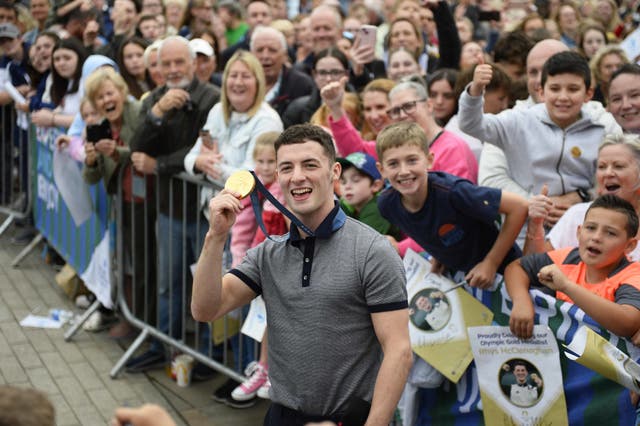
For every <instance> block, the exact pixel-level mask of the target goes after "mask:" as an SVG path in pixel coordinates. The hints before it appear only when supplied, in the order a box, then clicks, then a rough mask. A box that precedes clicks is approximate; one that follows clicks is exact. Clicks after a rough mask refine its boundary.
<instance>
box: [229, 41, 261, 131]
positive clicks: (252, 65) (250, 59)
mask: <svg viewBox="0 0 640 426" xmlns="http://www.w3.org/2000/svg"><path fill="white" fill-rule="evenodd" d="M238 61H241V62H242V63H243V64H245V65H246V66H247V68H249V71H251V73H252V74H253V76H254V77H255V78H256V97H255V99H254V100H253V104H252V105H251V107H250V108H249V110H248V111H247V115H248V116H249V117H253V116H254V115H255V114H256V113H257V112H258V110H259V109H260V106H261V105H262V102H263V101H264V96H265V94H266V93H267V84H266V82H265V79H264V71H263V70H262V65H260V62H259V61H258V59H257V58H256V57H255V56H254V55H253V54H251V53H249V52H247V51H246V50H239V51H237V52H236V53H234V54H233V56H232V57H231V59H229V61H228V62H227V65H226V66H225V67H224V73H223V74H222V95H221V96H220V102H221V103H222V116H223V118H224V122H225V124H229V119H230V118H231V112H232V107H231V102H229V96H228V95H227V84H226V83H227V79H228V78H229V73H230V72H231V67H232V66H233V64H235V63H236V62H238Z"/></svg>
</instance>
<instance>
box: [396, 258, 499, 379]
mask: <svg viewBox="0 0 640 426" xmlns="http://www.w3.org/2000/svg"><path fill="white" fill-rule="evenodd" d="M404 265H405V271H406V274H407V293H408V297H409V315H410V316H409V336H410V338H411V347H412V349H413V351H414V352H415V353H416V354H417V355H419V356H420V357H421V358H422V359H424V360H425V361H426V362H427V363H429V364H430V365H431V366H433V367H434V368H436V369H437V370H438V371H439V372H440V373H442V375H444V376H445V377H446V378H447V379H449V380H451V381H452V382H454V383H457V382H458V380H460V377H461V376H462V374H463V373H464V371H465V370H466V369H467V367H468V366H469V364H470V363H471V361H472V359H473V355H472V353H471V347H470V345H469V340H468V339H467V327H469V326H474V325H487V324H491V320H492V318H493V314H492V313H491V311H490V310H489V309H488V308H487V307H486V306H484V305H482V303H480V302H479V301H478V300H477V299H475V298H474V297H473V296H471V295H470V294H468V293H467V292H466V291H465V290H464V289H462V288H457V289H455V290H452V289H453V287H454V286H455V285H456V283H454V282H453V281H451V280H449V279H448V278H446V277H444V276H442V275H436V274H432V273H431V263H430V262H429V261H428V260H426V259H425V258H423V257H422V256H420V255H418V254H417V253H415V252H414V251H411V250H408V251H407V253H406V254H405V257H404ZM450 290H451V291H450Z"/></svg>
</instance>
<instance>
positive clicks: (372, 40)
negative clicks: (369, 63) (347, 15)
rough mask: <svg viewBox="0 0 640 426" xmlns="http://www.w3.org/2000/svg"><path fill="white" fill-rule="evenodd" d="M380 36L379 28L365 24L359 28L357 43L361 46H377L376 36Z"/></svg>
mask: <svg viewBox="0 0 640 426" xmlns="http://www.w3.org/2000/svg"><path fill="white" fill-rule="evenodd" d="M377 36H378V28H377V27H375V26H373V25H363V26H361V27H360V28H359V29H358V32H357V34H356V40H355V45H356V46H358V47H360V46H370V47H375V46H376V38H377Z"/></svg>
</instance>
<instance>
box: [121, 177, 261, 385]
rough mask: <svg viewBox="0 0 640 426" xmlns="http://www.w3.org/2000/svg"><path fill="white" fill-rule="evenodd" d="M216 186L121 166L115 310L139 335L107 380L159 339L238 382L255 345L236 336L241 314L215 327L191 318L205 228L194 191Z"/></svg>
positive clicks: (198, 193) (238, 334)
mask: <svg viewBox="0 0 640 426" xmlns="http://www.w3.org/2000/svg"><path fill="white" fill-rule="evenodd" d="M167 182H168V185H167ZM125 185H130V187H129V188H130V190H128V189H126V187H125ZM221 188H222V187H221V185H219V184H215V183H211V182H208V181H205V180H203V179H198V178H194V177H192V176H190V175H188V174H186V173H180V174H178V175H176V176H173V177H171V178H170V179H164V180H163V179H158V178H157V177H156V176H137V175H135V173H132V172H131V169H130V166H129V165H127V166H125V167H121V170H120V176H119V182H118V193H117V196H116V201H115V203H116V204H115V205H116V214H117V226H116V229H117V238H116V274H115V279H116V283H117V305H118V307H119V310H120V312H121V314H122V316H123V317H124V319H125V320H126V321H127V322H129V323H130V324H131V325H132V326H134V327H136V328H138V329H140V330H141V333H140V335H139V336H138V337H137V338H136V339H135V341H134V342H133V343H132V344H131V346H129V348H128V349H127V350H126V352H125V354H124V355H123V356H122V357H121V358H120V359H119V360H118V362H117V363H116V364H115V366H114V367H113V368H112V370H111V372H110V375H111V377H112V378H115V377H116V376H117V375H118V373H119V372H120V371H121V370H122V369H123V367H124V366H125V364H126V363H127V361H129V360H130V359H131V358H132V356H133V354H134V353H135V352H136V351H137V350H138V349H139V348H140V346H141V345H142V344H143V343H144V342H145V340H147V339H148V338H151V341H152V342H151V345H152V346H153V345H156V346H158V345H159V342H161V343H162V344H165V345H167V346H169V347H170V348H171V349H172V350H173V351H177V352H181V353H186V354H189V355H191V356H193V357H194V358H195V359H196V360H197V361H199V362H201V363H203V364H205V365H206V366H208V367H210V368H212V369H214V370H216V371H218V372H220V373H223V374H225V375H227V376H228V377H230V378H233V379H235V380H239V381H242V380H244V376H243V375H242V374H241V373H239V371H242V370H243V367H244V366H245V365H246V364H247V363H248V361H250V360H252V359H253V358H254V353H255V352H256V344H255V343H253V344H251V343H249V339H248V338H247V337H243V336H241V335H240V327H241V324H242V319H243V318H242V314H241V312H239V313H236V314H235V315H234V314H230V315H228V316H227V317H225V318H223V319H222V320H219V321H217V322H216V323H214V324H213V325H212V324H208V323H199V322H194V321H193V319H192V317H191V315H190V313H189V305H190V290H191V284H192V274H193V270H192V266H193V265H194V264H195V262H196V261H197V259H198V257H199V254H200V250H201V247H202V242H203V240H204V236H205V234H206V231H207V229H208V226H209V225H208V220H207V219H206V218H205V216H204V215H203V212H202V209H201V208H200V207H201V204H200V202H199V200H200V194H201V193H202V192H203V191H208V192H210V193H213V192H214V191H218V190H220V189H221ZM167 207H168V210H167ZM156 282H157V286H156ZM190 324H192V325H193V327H190V326H189V325H190ZM191 328H193V331H192V330H191ZM251 342H253V341H251ZM229 346H231V349H232V353H233V356H229V349H230V348H229Z"/></svg>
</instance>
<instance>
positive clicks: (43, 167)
mask: <svg viewBox="0 0 640 426" xmlns="http://www.w3.org/2000/svg"><path fill="white" fill-rule="evenodd" d="M31 130H32V131H31V132H30V134H31V144H32V146H33V147H34V149H33V150H32V152H33V154H34V157H33V162H32V164H34V165H35V174H34V175H33V214H34V220H35V226H36V228H37V229H38V231H39V232H40V233H41V234H42V235H43V236H44V237H45V238H46V240H47V242H48V243H49V244H50V245H51V246H52V247H53V248H55V250H56V251H57V252H58V253H59V254H60V255H61V256H62V257H63V258H64V259H65V260H66V261H67V262H68V263H69V264H70V265H71V266H72V267H73V268H74V269H75V270H76V271H77V272H78V273H81V272H83V271H84V270H85V269H86V268H87V266H88V265H89V262H90V261H91V255H92V254H93V251H94V249H95V248H96V246H97V245H98V244H99V243H100V241H101V240H102V238H103V237H104V235H105V231H106V229H107V226H108V219H109V197H108V196H107V193H106V191H105V190H104V186H103V185H102V183H100V184H98V185H92V186H90V187H89V192H90V195H91V201H92V203H93V206H94V212H93V214H92V215H91V217H90V218H89V219H88V220H87V221H85V222H84V223H82V224H81V225H80V226H76V224H75V222H74V220H73V218H72V216H71V213H70V212H69V209H68V208H67V206H66V204H65V202H64V200H63V198H62V197H61V196H60V192H59V191H58V187H57V186H56V182H55V180H54V178H53V153H54V150H55V149H56V144H55V141H56V138H57V137H58V136H59V135H61V134H63V132H62V131H61V129H57V128H50V127H49V128H41V127H34V126H32V128H31ZM78 167H81V165H80V164H78ZM74 184H75V183H74ZM77 184H78V185H86V183H85V182H84V181H82V182H78V183H77Z"/></svg>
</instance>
